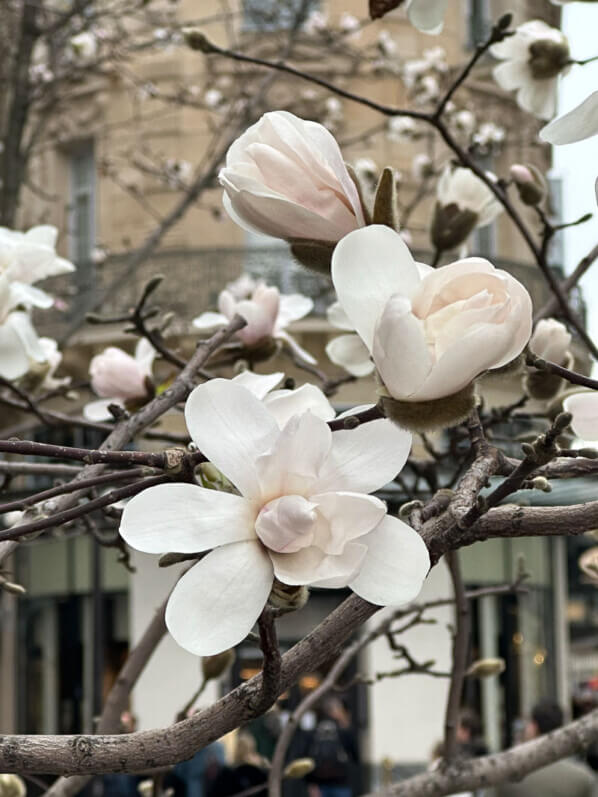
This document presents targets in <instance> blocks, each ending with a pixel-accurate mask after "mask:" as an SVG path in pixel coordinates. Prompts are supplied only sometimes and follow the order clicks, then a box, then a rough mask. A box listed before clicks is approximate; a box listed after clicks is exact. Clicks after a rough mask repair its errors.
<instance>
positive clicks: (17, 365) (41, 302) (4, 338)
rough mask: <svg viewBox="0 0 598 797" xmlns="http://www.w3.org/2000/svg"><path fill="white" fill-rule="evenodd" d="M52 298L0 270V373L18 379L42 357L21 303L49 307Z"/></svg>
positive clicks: (44, 356) (34, 333)
mask: <svg viewBox="0 0 598 797" xmlns="http://www.w3.org/2000/svg"><path fill="white" fill-rule="evenodd" d="M51 304H52V299H51V298H50V297H49V296H48V295H47V294H46V293H44V292H43V291H40V290H38V289H37V288H34V287H32V286H31V285H24V284H23V283H21V282H11V281H10V279H9V277H8V274H7V273H6V272H4V273H2V272H0V376H3V377H4V378H5V379H18V378H19V377H21V376H24V375H25V374H26V373H27V371H29V369H30V368H31V365H32V364H33V363H42V362H44V361H45V359H46V354H45V351H44V349H43V347H42V345H41V344H40V341H39V338H38V337H37V332H36V331H35V329H34V328H33V324H32V323H31V319H30V317H29V314H28V313H27V312H25V311H24V310H21V309H18V308H21V307H25V308H27V307H31V306H35V307H43V308H47V307H50V306H51Z"/></svg>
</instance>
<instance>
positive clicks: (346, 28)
mask: <svg viewBox="0 0 598 797" xmlns="http://www.w3.org/2000/svg"><path fill="white" fill-rule="evenodd" d="M338 26H339V28H340V30H341V31H342V32H343V33H347V34H349V35H352V36H355V34H356V33H359V31H360V29H361V22H360V21H359V20H358V19H357V17H355V16H353V14H348V13H347V12H346V11H345V12H344V13H342V14H341V18H340V20H339V23H338Z"/></svg>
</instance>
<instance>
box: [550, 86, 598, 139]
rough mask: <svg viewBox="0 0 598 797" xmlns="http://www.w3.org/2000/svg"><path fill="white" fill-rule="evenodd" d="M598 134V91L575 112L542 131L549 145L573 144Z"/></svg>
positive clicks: (562, 117) (574, 109)
mask: <svg viewBox="0 0 598 797" xmlns="http://www.w3.org/2000/svg"><path fill="white" fill-rule="evenodd" d="M596 133H598V91H594V92H593V93H592V94H590V96H589V97H587V98H586V99H585V100H584V101H583V102H582V103H580V104H579V105H576V106H575V108H573V110H571V111H569V112H568V113H565V114H563V115H562V116H559V118H558V119H555V120H554V121H552V122H550V123H549V124H547V125H546V127H543V128H542V130H540V138H541V139H543V140H544V141H548V143H549V144H555V145H557V146H558V145H560V144H573V143H574V142H575V141H583V140H584V139H585V138H590V137H591V136H595V135H596Z"/></svg>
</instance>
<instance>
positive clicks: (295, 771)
mask: <svg viewBox="0 0 598 797" xmlns="http://www.w3.org/2000/svg"><path fill="white" fill-rule="evenodd" d="M315 768H316V763H315V761H314V760H313V758H296V759H295V760H294V761H291V763H290V764H289V765H288V766H287V767H286V768H285V770H284V772H283V773H282V776H283V778H304V777H305V776H306V775H309V773H310V772H313V770H314V769H315Z"/></svg>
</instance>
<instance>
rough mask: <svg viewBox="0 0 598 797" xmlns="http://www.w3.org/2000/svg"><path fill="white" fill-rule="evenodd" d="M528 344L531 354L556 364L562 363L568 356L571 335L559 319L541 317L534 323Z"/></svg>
mask: <svg viewBox="0 0 598 797" xmlns="http://www.w3.org/2000/svg"><path fill="white" fill-rule="evenodd" d="M528 345H529V350H530V351H531V352H532V354H535V355H536V356H538V357H542V359H543V360H550V362H553V363H556V364H557V365H564V364H565V363H566V362H567V359H568V356H569V347H570V346H571V335H570V333H569V332H568V331H567V327H566V326H565V325H564V324H561V322H560V321H557V320H556V319H554V318H543V319H542V320H541V321H538V323H537V324H536V328H535V329H534V334H533V335H532V336H531V338H530V341H529V344H528Z"/></svg>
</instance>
